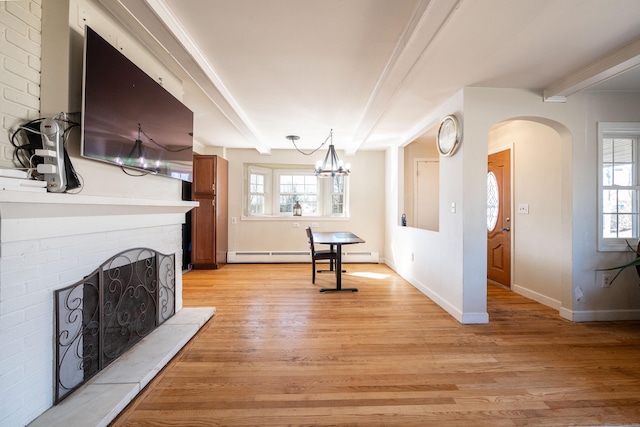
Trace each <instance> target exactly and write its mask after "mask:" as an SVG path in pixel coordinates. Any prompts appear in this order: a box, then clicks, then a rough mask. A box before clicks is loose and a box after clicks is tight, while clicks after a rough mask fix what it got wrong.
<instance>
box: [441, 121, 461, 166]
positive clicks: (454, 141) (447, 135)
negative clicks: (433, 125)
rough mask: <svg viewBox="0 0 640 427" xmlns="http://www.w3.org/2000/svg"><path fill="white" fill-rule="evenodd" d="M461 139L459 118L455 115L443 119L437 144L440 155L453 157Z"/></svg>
mask: <svg viewBox="0 0 640 427" xmlns="http://www.w3.org/2000/svg"><path fill="white" fill-rule="evenodd" d="M461 139H462V129H461V128H460V122H459V121H458V118H457V117H456V116H454V115H449V116H447V117H445V118H444V119H442V123H440V127H439V128H438V135H437V137H436V144H437V146H438V151H439V152H440V154H442V155H443V156H446V157H448V156H452V155H453V153H454V152H455V151H456V148H458V144H460V140H461Z"/></svg>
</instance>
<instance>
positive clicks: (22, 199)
mask: <svg viewBox="0 0 640 427" xmlns="http://www.w3.org/2000/svg"><path fill="white" fill-rule="evenodd" d="M194 205H195V203H193V202H182V201H171V200H140V199H131V198H111V197H92V196H82V195H70V194H51V193H22V192H10V191H0V245H1V246H0V342H1V344H0V390H2V399H0V425H7V426H21V425H25V424H27V423H28V422H30V421H31V420H33V419H34V418H36V417H37V416H38V415H40V414H41V413H43V412H44V411H45V410H46V409H48V408H49V407H51V406H52V402H53V384H54V360H53V351H54V350H53V348H54V344H53V343H54V339H53V335H54V332H53V331H54V325H53V317H54V314H53V311H54V309H53V307H54V305H53V291H54V290H55V289H59V288H62V287H64V286H67V285H70V284H73V283H75V282H77V281H78V280H81V279H82V278H83V277H84V276H86V275H88V274H90V273H91V272H93V270H94V269H95V268H97V267H98V266H99V265H100V264H101V263H102V262H104V261H105V260H107V259H108V258H110V257H111V256H113V255H115V254H117V253H119V252H121V251H123V250H126V249H130V248H134V247H149V248H152V249H154V250H157V251H159V252H162V253H165V254H172V253H175V254H176V258H175V259H176V271H177V272H179V271H181V268H182V267H181V258H182V257H181V254H182V223H183V222H184V218H185V213H186V212H188V211H189V210H190V209H191V208H192V207H193V206H194ZM181 308H182V277H181V275H180V274H177V275H176V311H178V310H180V309H181Z"/></svg>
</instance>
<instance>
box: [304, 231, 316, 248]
mask: <svg viewBox="0 0 640 427" xmlns="http://www.w3.org/2000/svg"><path fill="white" fill-rule="evenodd" d="M306 231H307V237H308V238H309V249H311V253H312V254H313V253H314V252H315V251H316V250H315V248H314V246H313V232H312V231H311V227H307V228H306Z"/></svg>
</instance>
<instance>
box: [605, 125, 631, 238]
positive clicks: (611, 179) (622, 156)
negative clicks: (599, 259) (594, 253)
mask: <svg viewBox="0 0 640 427" xmlns="http://www.w3.org/2000/svg"><path fill="white" fill-rule="evenodd" d="M639 141H640V123H599V124H598V163H599V171H598V250H600V251H624V250H627V241H635V240H637V239H638V237H639V236H640V232H639V231H640V230H639V221H638V219H639V215H640V206H639V200H640V186H639V185H638V184H639V182H640V179H639V178H640V177H638V172H639V171H638V165H639V164H640V156H639V154H640V153H639V152H638V151H639V150H638V148H639Z"/></svg>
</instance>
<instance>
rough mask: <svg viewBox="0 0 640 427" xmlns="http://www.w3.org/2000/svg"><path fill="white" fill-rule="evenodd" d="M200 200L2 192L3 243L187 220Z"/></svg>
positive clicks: (0, 220)
mask: <svg viewBox="0 0 640 427" xmlns="http://www.w3.org/2000/svg"><path fill="white" fill-rule="evenodd" d="M197 206H198V202H190V201H181V200H154V199H134V198H117V197H100V196H84V195H80V194H57V193H34V192H19V191H0V242H2V243H5V242H15V241H20V240H30V239H35V238H46V237H61V236H66V235H76V234H83V233H93V232H99V231H103V230H126V229H131V228H136V227H148V226H160V225H167V224H176V223H182V222H184V214H185V213H186V212H188V211H190V210H191V209H193V208H194V207H197Z"/></svg>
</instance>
